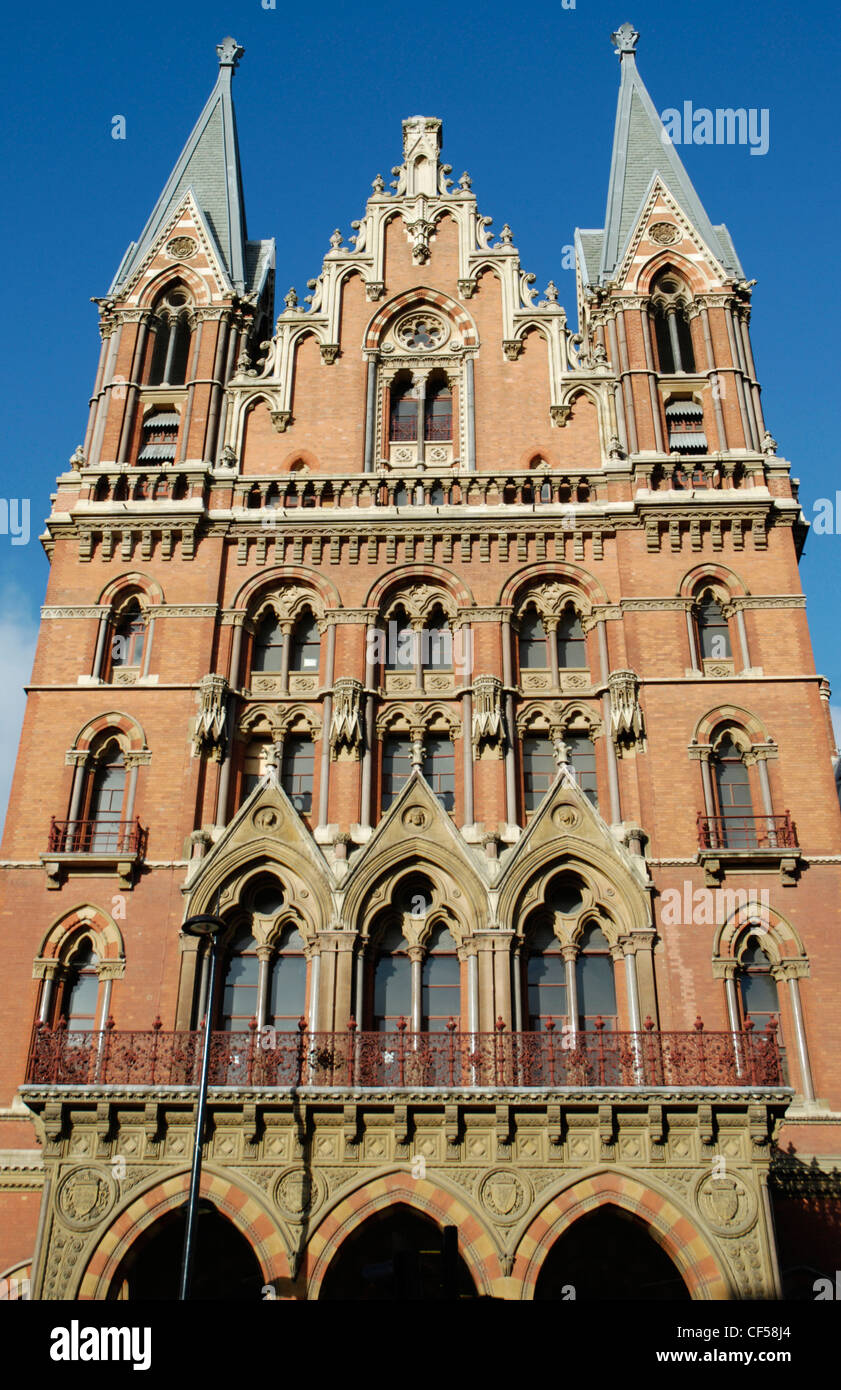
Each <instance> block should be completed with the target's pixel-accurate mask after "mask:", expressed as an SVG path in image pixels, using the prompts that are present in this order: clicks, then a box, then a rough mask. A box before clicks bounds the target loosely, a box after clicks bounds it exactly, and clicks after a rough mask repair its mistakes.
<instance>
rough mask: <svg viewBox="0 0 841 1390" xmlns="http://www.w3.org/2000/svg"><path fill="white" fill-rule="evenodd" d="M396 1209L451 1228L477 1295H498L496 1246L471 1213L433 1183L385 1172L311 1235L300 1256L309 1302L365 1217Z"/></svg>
mask: <svg viewBox="0 0 841 1390" xmlns="http://www.w3.org/2000/svg"><path fill="white" fill-rule="evenodd" d="M398 1204H402V1205H404V1206H407V1207H409V1208H411V1209H412V1210H413V1211H417V1212H420V1213H421V1214H422V1215H424V1216H429V1217H431V1218H432V1220H433V1221H435V1222H437V1224H438V1225H439V1226H444V1225H453V1226H457V1227H458V1250H459V1254H460V1255H461V1257H462V1259H463V1260H464V1262H465V1264H466V1265H467V1268H468V1270H469V1271H470V1276H471V1278H472V1279H473V1282H474V1284H475V1285H476V1291H477V1293H478V1294H479V1296H480V1297H481V1296H483V1295H484V1296H487V1295H491V1294H494V1293H496V1294H500V1293H501V1292H502V1287H503V1283H504V1279H503V1273H502V1268H501V1266H500V1263H499V1255H498V1253H497V1248H496V1244H495V1242H494V1240H493V1238H492V1236H491V1235H490V1233H489V1232H488V1231H487V1229H486V1228H485V1226H484V1225H483V1224H482V1222H481V1221H480V1220H479V1218H478V1216H477V1215H476V1213H475V1212H474V1211H472V1210H471V1208H470V1207H468V1206H467V1205H466V1204H465V1203H464V1202H463V1201H462V1200H461V1199H460V1198H459V1197H457V1196H456V1195H455V1193H453V1192H450V1191H448V1190H447V1189H446V1188H445V1187H441V1186H439V1185H438V1184H437V1183H434V1182H429V1181H427V1180H426V1179H422V1178H419V1179H417V1180H414V1179H412V1178H409V1177H407V1176H406V1174H405V1173H387V1174H385V1175H384V1176H382V1177H379V1178H377V1179H375V1180H374V1181H373V1182H367V1183H365V1184H364V1185H363V1186H361V1187H358V1188H356V1190H355V1191H354V1192H352V1193H350V1195H349V1196H347V1197H345V1198H344V1199H343V1200H342V1201H341V1202H339V1203H338V1205H337V1206H335V1207H333V1209H332V1211H329V1212H328V1213H327V1214H326V1215H325V1216H324V1217H323V1219H322V1220H321V1222H320V1223H319V1225H318V1228H317V1229H316V1230H315V1231H314V1232H313V1235H312V1238H311V1240H310V1242H309V1245H308V1246H307V1250H306V1253H305V1256H304V1260H305V1271H306V1281H307V1298H308V1299H309V1300H315V1299H317V1298H318V1296H319V1292H320V1289H321V1286H322V1283H323V1281H324V1277H325V1275H326V1273H327V1270H328V1268H329V1266H330V1263H331V1261H332V1259H333V1257H334V1256H335V1255H336V1254H338V1252H339V1250H340V1249H341V1246H342V1243H343V1241H344V1240H345V1238H346V1237H347V1236H349V1235H351V1234H352V1233H353V1232H354V1231H356V1230H357V1229H358V1228H359V1226H361V1224H362V1223H363V1221H365V1220H367V1218H368V1217H369V1216H373V1215H375V1213H377V1212H381V1211H384V1210H386V1209H387V1208H388V1207H390V1206H396V1205H398Z"/></svg>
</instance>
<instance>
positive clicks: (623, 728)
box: [607, 671, 645, 750]
mask: <svg viewBox="0 0 841 1390" xmlns="http://www.w3.org/2000/svg"><path fill="white" fill-rule="evenodd" d="M607 684H608V689H609V691H610V726H611V734H612V736H613V742H614V743H615V745H616V747H617V749H620V750H621V748H622V747H623V746H625V747H628V746H633V745H634V744H638V743H641V742H642V739H643V735H644V732H645V727H644V723H643V717H642V709H641V708H640V703H639V680H638V678H637V675H636V672H635V671H611V673H610V675H609V676H608V678H607Z"/></svg>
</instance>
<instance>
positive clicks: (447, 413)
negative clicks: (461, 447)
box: [423, 372, 453, 443]
mask: <svg viewBox="0 0 841 1390" xmlns="http://www.w3.org/2000/svg"><path fill="white" fill-rule="evenodd" d="M423 433H424V438H425V439H426V440H428V441H429V443H435V442H437V441H442V440H450V439H452V437H453V393H452V391H451V389H450V383H449V382H448V380H447V378H446V376H444V375H443V373H439V372H433V374H432V376H431V377H430V378H429V381H428V383H427V387H426V401H425V405H424V429H423Z"/></svg>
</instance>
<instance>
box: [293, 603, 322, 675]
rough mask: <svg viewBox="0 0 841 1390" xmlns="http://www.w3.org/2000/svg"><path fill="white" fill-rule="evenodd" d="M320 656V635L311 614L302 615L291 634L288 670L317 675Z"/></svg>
mask: <svg viewBox="0 0 841 1390" xmlns="http://www.w3.org/2000/svg"><path fill="white" fill-rule="evenodd" d="M320 655H321V633H320V632H319V630H318V623H317V622H316V620H315V618H314V617H313V615H312V613H310V612H305V613H302V614H301V616H300V618H299V619H298V621H297V623H296V624H295V628H294V631H293V633H292V652H291V661H290V668H291V670H293V671H311V672H314V673H315V675H318V663H319V658H320Z"/></svg>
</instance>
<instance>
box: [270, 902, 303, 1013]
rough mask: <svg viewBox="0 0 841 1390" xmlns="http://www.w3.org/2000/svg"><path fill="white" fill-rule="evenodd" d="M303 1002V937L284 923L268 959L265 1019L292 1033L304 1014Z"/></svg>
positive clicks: (294, 928)
mask: <svg viewBox="0 0 841 1390" xmlns="http://www.w3.org/2000/svg"><path fill="white" fill-rule="evenodd" d="M306 1004H307V958H306V955H305V953H304V940H303V937H302V936H301V934H300V932H299V931H298V930H297V928H296V927H287V928H286V930H285V931H284V933H283V935H282V937H281V939H280V946H279V949H278V951H277V952H276V954H275V955H274V956H273V957H272V961H271V970H270V977H269V986H268V998H267V1007H266V1019H265V1021H266V1023H267V1024H268V1025H270V1026H271V1027H273V1028H277V1029H278V1030H279V1031H280V1032H283V1033H292V1032H294V1031H295V1029H296V1028H297V1026H298V1020H299V1019H300V1018H301V1017H302V1016H303V1015H304V1014H305V1011H306Z"/></svg>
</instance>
